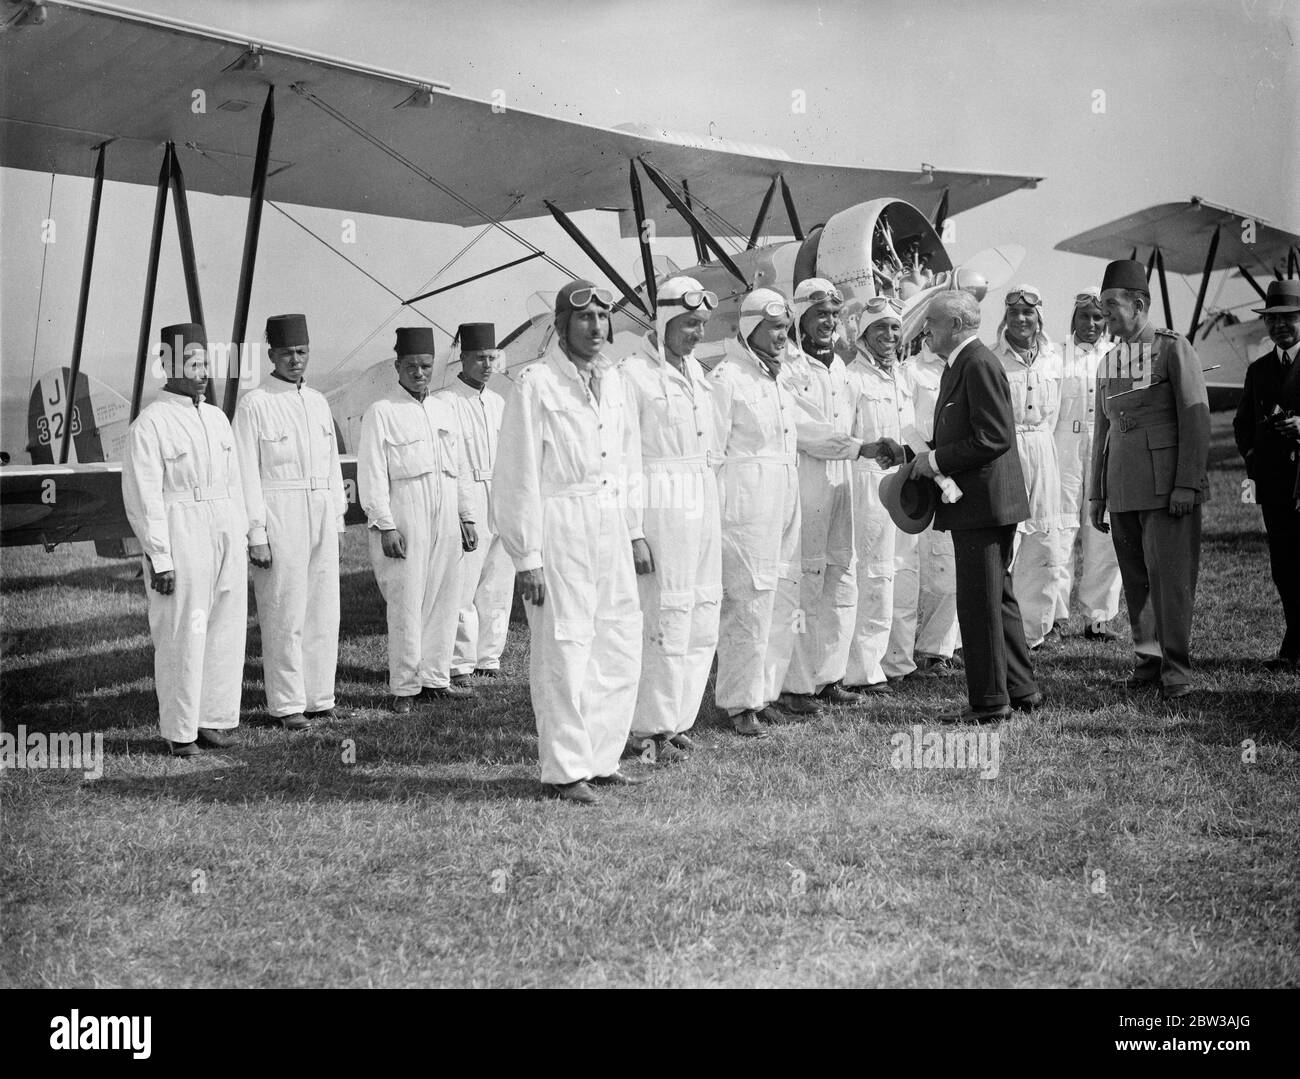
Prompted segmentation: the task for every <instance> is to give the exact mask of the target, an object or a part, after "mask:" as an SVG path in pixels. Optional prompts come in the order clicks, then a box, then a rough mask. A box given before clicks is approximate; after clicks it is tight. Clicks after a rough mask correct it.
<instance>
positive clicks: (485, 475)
mask: <svg viewBox="0 0 1300 1079" xmlns="http://www.w3.org/2000/svg"><path fill="white" fill-rule="evenodd" d="M470 472H471V473H472V474H473V476H474V479H475V480H477V481H478V482H479V483H483V482H485V481H487V480H490V479H491V478H492V469H490V468H471V469H470Z"/></svg>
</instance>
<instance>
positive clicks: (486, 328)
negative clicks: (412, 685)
mask: <svg viewBox="0 0 1300 1079" xmlns="http://www.w3.org/2000/svg"><path fill="white" fill-rule="evenodd" d="M456 340H457V341H458V342H459V343H460V373H459V374H458V375H457V376H456V381H455V382H453V383H452V384H451V385H450V386H448V387H447V388H446V389H444V390H440V391H439V392H438V396H439V397H440V398H442V399H443V400H444V401H446V402H447V404H449V405H450V406H451V407H452V409H453V410H454V411H455V413H456V416H457V418H458V419H459V420H460V433H461V440H462V441H463V442H464V444H465V456H466V458H467V460H468V462H469V478H470V480H471V481H472V483H473V486H472V488H471V491H472V499H471V503H470V510H471V512H472V515H473V519H474V522H475V525H476V527H477V529H478V546H477V547H475V548H474V549H473V550H472V551H466V552H465V553H464V554H463V555H461V595H460V615H459V616H458V619H457V622H456V646H455V650H454V652H453V654H452V659H451V682H452V685H455V686H468V685H469V684H470V676H471V675H478V676H479V677H480V678H496V677H497V676H498V675H499V674H500V672H501V653H502V651H503V650H504V649H505V644H506V631H507V630H508V629H509V628H510V604H511V600H512V597H513V588H514V580H515V570H514V566H513V565H511V563H510V556H509V555H508V554H507V553H506V549H505V546H504V545H503V544H502V542H501V537H500V535H498V534H497V525H496V515H495V514H494V512H493V494H492V476H493V468H494V467H495V465H496V460H497V444H498V439H499V437H500V434H501V417H502V415H503V414H504V412H505V407H506V402H505V398H504V397H502V396H501V395H500V394H499V393H497V392H496V390H493V389H489V388H488V385H487V382H488V379H489V377H491V375H492V371H493V364H494V363H495V362H496V361H497V358H498V357H499V356H500V355H501V352H500V350H499V349H498V348H497V343H496V342H497V338H496V327H495V326H494V325H493V324H492V323H490V322H466V323H462V324H461V326H460V328H459V329H458V330H457V331H456Z"/></svg>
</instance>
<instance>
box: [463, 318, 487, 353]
mask: <svg viewBox="0 0 1300 1079" xmlns="http://www.w3.org/2000/svg"><path fill="white" fill-rule="evenodd" d="M456 340H457V341H459V342H460V351H461V354H462V355H463V354H464V353H466V352H495V351H496V350H497V328H496V326H495V325H494V324H493V323H491V322H462V323H461V324H460V328H459V329H458V330H457V331H456Z"/></svg>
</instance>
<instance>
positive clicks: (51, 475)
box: [0, 456, 366, 549]
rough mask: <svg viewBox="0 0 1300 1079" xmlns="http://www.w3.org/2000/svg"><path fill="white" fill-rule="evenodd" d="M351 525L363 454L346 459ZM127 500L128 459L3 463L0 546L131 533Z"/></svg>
mask: <svg viewBox="0 0 1300 1079" xmlns="http://www.w3.org/2000/svg"><path fill="white" fill-rule="evenodd" d="M341 462H342V466H343V486H344V488H345V489H346V490H347V494H348V513H347V517H346V521H347V523H348V524H349V525H355V524H364V523H365V520H366V515H365V513H364V512H363V511H362V509H361V505H360V503H359V501H358V498H357V459H356V458H355V457H351V456H348V457H343V458H341ZM131 536H132V533H131V525H130V524H129V522H128V521H127V519H126V510H125V508H124V507H123V505H122V463H121V462H120V461H95V462H90V463H87V464H76V465H7V466H5V467H3V468H0V547H24V546H29V545H32V544H38V543H39V544H42V545H44V546H45V547H46V549H50V548H53V547H54V546H56V545H57V544H60V543H74V542H78V541H82V540H93V541H95V542H96V543H104V542H107V541H113V540H123V539H129V538H131Z"/></svg>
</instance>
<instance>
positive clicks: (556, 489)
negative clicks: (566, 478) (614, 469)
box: [542, 477, 618, 498]
mask: <svg viewBox="0 0 1300 1079" xmlns="http://www.w3.org/2000/svg"><path fill="white" fill-rule="evenodd" d="M617 492H618V484H617V483H611V482H610V478H609V477H606V478H604V479H599V480H583V481H582V482H581V483H545V482H544V483H543V484H542V497H543V498H581V497H583V496H585V495H599V494H616V493H617Z"/></svg>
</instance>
